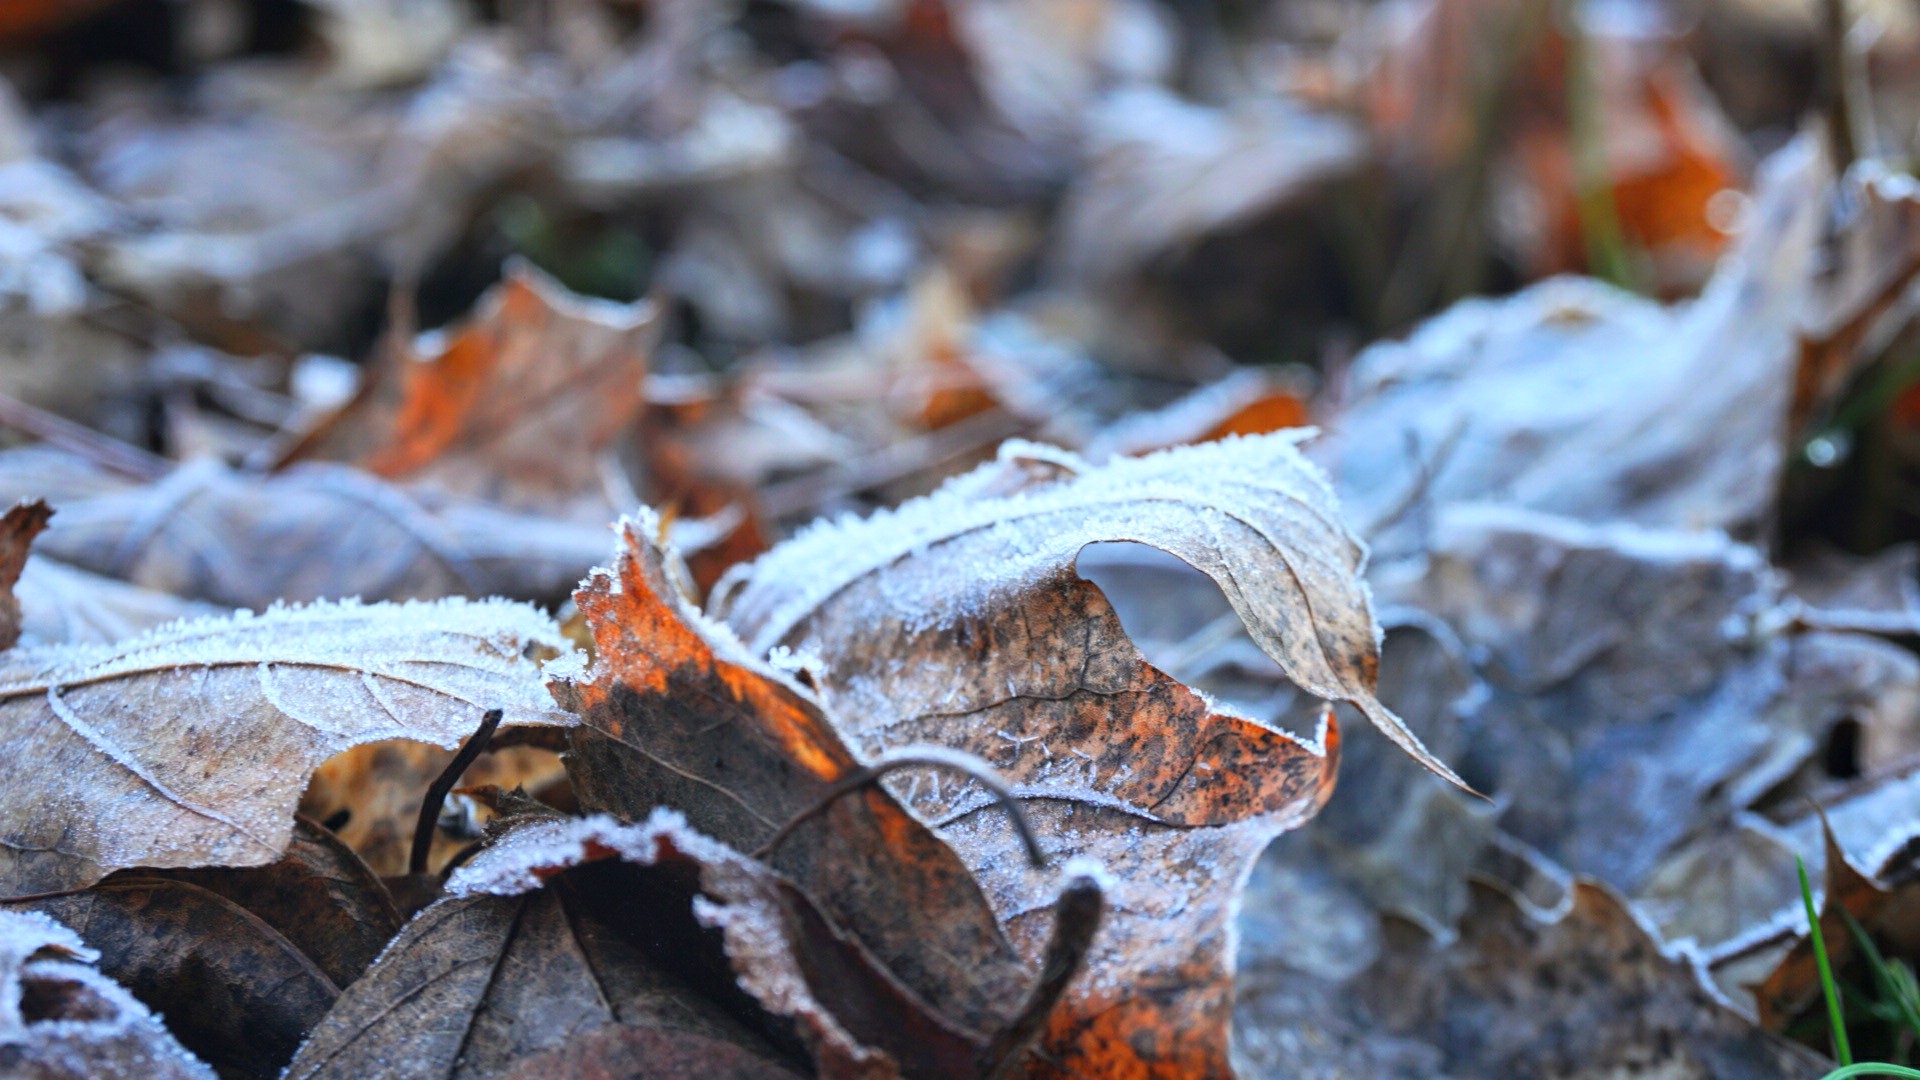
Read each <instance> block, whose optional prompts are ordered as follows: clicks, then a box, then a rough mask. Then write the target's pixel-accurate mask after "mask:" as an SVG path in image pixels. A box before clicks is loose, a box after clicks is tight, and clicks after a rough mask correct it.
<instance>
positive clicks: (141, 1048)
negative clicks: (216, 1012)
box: [0, 910, 215, 1080]
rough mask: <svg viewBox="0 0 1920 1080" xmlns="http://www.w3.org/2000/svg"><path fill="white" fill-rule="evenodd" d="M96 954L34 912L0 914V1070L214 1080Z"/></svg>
mask: <svg viewBox="0 0 1920 1080" xmlns="http://www.w3.org/2000/svg"><path fill="white" fill-rule="evenodd" d="M98 959H99V953H98V952H96V951H95V950H93V949H90V948H88V947H87V945H86V943H84V942H82V941H81V940H80V935H78V934H76V933H74V932H73V931H71V930H69V929H67V928H66V927H64V926H62V925H60V924H59V923H57V922H55V921H54V920H52V919H50V918H48V917H47V916H45V915H41V914H39V913H37V912H26V911H8V910H0V1068H3V1069H5V1070H6V1071H7V1072H8V1073H10V1074H12V1075H16V1076H31V1077H37V1078H43V1080H93V1078H95V1077H101V1076H141V1077H149V1078H151V1080H213V1077H214V1075H215V1074H214V1071H213V1070H212V1069H209V1068H207V1066H206V1065H205V1064H204V1063H202V1062H200V1061H198V1060H196V1059H195V1058H194V1057H193V1055H191V1054H189V1053H187V1052H186V1050H184V1049H182V1048H181V1046H180V1044H179V1043H178V1042H175V1041H174V1038H173V1036H172V1035H170V1034H168V1032H167V1029H166V1028H165V1027H164V1026H163V1025H162V1024H161V1023H160V1020H159V1019H158V1018H157V1017H155V1016H154V1015H153V1014H152V1013H150V1012H148V1011H147V1007H146V1006H145V1005H142V1004H141V1003H140V1001H139V999H138V998H135V997H134V996H133V995H132V994H129V993H127V992H126V990H124V989H122V988H121V987H120V985H119V984H118V983H115V982H114V981H113V980H112V979H109V978H107V977H106V976H104V975H102V974H100V972H99V971H97V970H95V969H94V967H93V966H92V965H93V963H94V961H96V960H98Z"/></svg>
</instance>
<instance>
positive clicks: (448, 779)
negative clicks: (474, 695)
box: [407, 709, 502, 874]
mask: <svg viewBox="0 0 1920 1080" xmlns="http://www.w3.org/2000/svg"><path fill="white" fill-rule="evenodd" d="M501 716H502V713H501V711H500V710H499V709H488V710H487V714H486V715H485V716H483V717H481V718H480V726H479V728H477V729H476V730H475V731H474V733H473V734H472V735H470V736H468V737H467V741H466V744H465V745H463V746H461V747H460V752H459V753H457V754H455V755H453V760H452V761H449V762H447V767H446V768H445V769H442V770H441V772H440V775H439V776H437V777H435V778H434V780H433V783H432V784H431V785H429V786H428V787H427V797H426V801H424V802H422V803H421V804H420V819H419V820H418V821H416V822H414V825H413V854H412V855H411V856H410V857H409V858H408V859H407V872H408V873H410V874H424V873H426V872H427V856H429V855H431V854H432V853H433V832H434V829H436V828H437V827H439V824H440V809H441V807H444V806H445V805H446V804H447V793H448V792H450V791H452V790H453V786H454V785H455V784H457V783H459V782H460V776H461V774H462V773H464V772H466V771H467V766H469V765H472V764H473V759H475V758H477V757H479V756H480V754H481V752H482V751H484V750H485V749H486V748H487V743H488V742H489V741H491V740H492V739H493V729H494V728H497V727H499V726H500V718H501Z"/></svg>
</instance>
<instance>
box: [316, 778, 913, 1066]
mask: <svg viewBox="0 0 1920 1080" xmlns="http://www.w3.org/2000/svg"><path fill="white" fill-rule="evenodd" d="M448 888H449V892H450V894H451V896H450V898H449V899H447V900H444V901H441V902H440V903H439V904H436V905H435V906H433V907H431V908H428V909H427V910H426V911H424V912H422V913H421V914H420V915H419V916H417V917H416V918H415V919H414V920H413V921H412V922H411V923H409V924H408V925H407V927H406V929H405V930H403V931H402V932H401V935H400V938H399V940H397V941H396V942H395V943H394V944H393V946H392V948H390V949H389V950H388V951H387V953H386V954H385V955H384V956H383V957H382V958H381V960H380V962H379V963H378V964H376V965H375V967H374V969H373V971H372V972H370V973H369V974H368V976H367V977H366V979H364V980H363V981H362V982H360V983H359V984H357V985H356V986H355V987H354V988H353V989H352V990H351V991H350V992H349V993H348V994H346V995H345V996H344V997H343V998H342V999H341V1001H340V1004H339V1006H338V1007H337V1008H336V1009H335V1011H334V1012H333V1014H332V1015H330V1016H329V1017H328V1018H327V1020H326V1021H325V1023H323V1024H322V1025H321V1027H320V1028H319V1029H318V1030H316V1031H315V1033H314V1036H313V1039H312V1041H311V1042H309V1043H308V1044H307V1046H306V1047H305V1048H304V1049H303V1050H302V1051H301V1054H300V1056H299V1058H298V1059H296V1060H295V1061H294V1063H293V1065H292V1067H291V1068H290V1069H289V1070H288V1073H287V1076H288V1077H289V1078H292V1080H305V1078H307V1077H334V1076H356V1075H365V1074H366V1073H367V1072H368V1071H369V1070H372V1071H374V1072H378V1071H379V1070H380V1068H381V1067H382V1065H383V1063H387V1062H394V1061H406V1062H408V1063H409V1067H410V1071H411V1072H413V1073H415V1074H418V1075H432V1076H455V1077H461V1076H493V1075H502V1074H506V1075H515V1076H534V1075H539V1074H538V1072H537V1070H538V1069H539V1068H541V1067H557V1066H559V1065H560V1064H562V1063H565V1064H566V1065H567V1067H570V1068H576V1069H581V1070H583V1071H584V1072H593V1070H594V1068H596V1067H597V1068H604V1069H609V1070H611V1069H614V1068H615V1066H616V1064H617V1063H619V1062H622V1061H626V1060H630V1059H631V1057H632V1055H635V1054H638V1053H641V1052H650V1053H653V1054H656V1055H658V1056H657V1057H655V1058H653V1059H652V1061H651V1063H650V1067H649V1068H648V1069H647V1070H646V1071H647V1072H648V1073H649V1074H654V1073H659V1074H663V1075H665V1074H672V1075H695V1074H699V1073H703V1072H710V1073H713V1074H715V1075H724V1076H736V1075H738V1076H786V1075H793V1074H797V1073H800V1072H802V1071H803V1069H804V1068H805V1064H804V1063H805V1062H806V1061H807V1060H808V1059H809V1058H811V1059H812V1061H813V1063H814V1065H815V1066H816V1067H817V1068H819V1070H820V1071H821V1072H822V1073H823V1074H825V1075H829V1076H874V1075H886V1074H888V1073H889V1072H891V1063H890V1062H888V1061H887V1059H886V1058H885V1057H884V1056H882V1055H880V1054H878V1053H877V1052H875V1051H873V1050H871V1049H869V1048H867V1047H865V1046H862V1045H861V1044H860V1043H859V1042H858V1041H856V1039H855V1037H854V1036H853V1035H851V1034H849V1032H848V1031H847V1030H846V1029H845V1028H844V1027H842V1025H841V1023H840V1021H839V1020H838V1019H837V1018H836V1017H835V1015H834V1014H833V1013H832V1012H830V1011H829V1010H828V1009H827V1008H826V1007H825V1006H824V1005H823V1004H822V1003H821V1002H820V1001H819V1000H818V998H817V997H816V996H815V992H814V990H813V989H812V988H811V987H810V986H809V980H811V979H817V978H821V977H822V976H823V975H825V976H827V977H830V978H831V977H837V978H839V979H846V980H849V981H854V982H859V981H862V980H863V979H870V978H871V977H872V973H871V972H865V973H863V972H861V971H859V970H858V969H859V966H860V954H859V953H858V952H857V950H856V949H854V948H853V947H852V946H851V945H850V943H848V942H846V941H845V940H843V939H839V938H836V937H835V936H833V935H832V934H831V933H830V932H826V931H823V930H822V929H821V928H820V927H821V925H822V924H821V923H820V921H819V920H820V917H819V915H818V913H812V912H810V911H809V908H810V905H808V904H807V903H806V901H805V900H804V898H803V897H801V896H800V895H799V894H798V893H797V892H795V891H794V890H793V889H792V888H791V887H790V886H785V885H784V884H783V883H782V882H781V881H780V880H779V879H778V878H777V877H775V876H774V875H773V874H771V873H770V872H769V871H768V870H766V868H765V867H763V866H761V865H759V864H757V863H755V862H752V861H751V860H748V859H745V858H743V857H741V856H739V855H737V854H735V853H733V852H732V851H730V850H728V849H727V848H725V847H723V846H721V845H719V844H716V843H714V842H713V841H712V840H710V839H707V838H706V837H704V836H701V835H699V834H697V833H695V832H693V831H692V830H691V829H689V828H688V827H687V826H686V824H685V822H684V820H683V819H681V818H680V817H679V816H678V815H677V814H674V813H671V812H668V811H659V812H657V813H655V814H654V815H653V816H651V817H650V818H649V819H648V820H647V822H646V823H645V824H643V825H637V826H623V825H619V824H616V823H614V822H613V821H611V820H610V819H607V818H604V817H601V818H591V819H587V820H546V821H536V822H523V823H519V824H518V825H516V826H515V827H513V828H511V829H509V831H508V832H507V833H506V835H505V836H504V837H503V838H501V839H500V840H498V841H497V842H495V843H494V844H493V845H491V846H490V847H489V848H488V849H487V850H485V851H483V852H481V854H480V855H479V856H477V857H476V858H475V859H474V860H473V861H472V862H471V863H469V864H468V865H467V866H465V867H463V868H461V869H460V870H459V871H457V872H456V873H455V875H454V877H453V878H452V880H451V881H450V882H449V883H448ZM822 965H824V970H823V969H822ZM831 988H832V989H836V990H842V991H844V990H845V989H846V988H845V987H844V986H834V987H831ZM423 989H424V992H423ZM756 1002H757V1003H758V1004H756ZM763 1010H764V1011H763ZM776 1018H779V1019H776ZM789 1023H790V1024H792V1025H793V1026H792V1027H789V1026H788V1024H789ZM796 1029H797V1030H796ZM596 1075H597V1073H596ZM621 1075H624V1074H623V1073H622V1074H621ZM923 1075H924V1074H923Z"/></svg>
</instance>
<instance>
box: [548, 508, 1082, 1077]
mask: <svg viewBox="0 0 1920 1080" xmlns="http://www.w3.org/2000/svg"><path fill="white" fill-rule="evenodd" d="M656 530H657V519H655V518H653V517H652V516H651V515H645V516H643V517H641V518H640V519H638V520H628V521H625V522H624V523H623V525H622V530H621V531H622V540H623V542H622V547H621V550H620V551H619V553H618V555H617V557H616V559H615V561H614V564H613V566H612V567H611V568H610V569H604V570H596V571H595V572H594V574H593V576H592V577H590V578H589V579H588V581H587V582H586V583H585V584H584V585H583V587H582V588H581V590H580V591H579V592H578V593H576V594H575V596H574V599H575V602H576V603H577V604H578V605H579V607H580V610H581V612H582V614H584V615H585V616H586V618H587V622H588V625H589V627H590V628H591V630H592V631H593V635H594V643H595V648H594V659H593V663H592V665H591V666H590V667H587V668H581V667H578V666H572V667H569V666H564V665H565V664H566V663H567V662H565V661H563V662H561V663H560V664H553V665H549V666H548V674H549V678H550V685H551V686H552V689H553V693H554V697H555V699H556V700H558V701H559V702H560V703H561V704H562V705H563V706H565V707H566V708H568V709H570V710H572V711H574V712H575V713H577V714H578V715H579V716H580V718H581V723H582V724H583V725H584V726H583V727H582V728H580V729H578V730H577V731H576V733H575V737H574V738H573V749H572V753H571V754H570V755H569V758H568V769H569V771H570V772H571V773H572V775H573V780H574V787H575V790H576V791H577V792H578V793H579V796H580V801H581V804H582V805H583V806H585V807H587V808H589V809H593V810H601V811H608V812H612V813H614V814H616V815H618V816H621V817H624V818H627V819H629V820H634V819H638V818H640V817H642V816H644V815H645V814H646V813H647V812H648V811H649V810H650V809H651V808H652V807H655V806H662V805H664V806H671V807H674V808H676V809H678V810H679V811H681V812H682V813H684V814H686V815H687V817H688V820H689V821H691V822H692V824H693V826H694V827H695V828H697V829H699V830H700V831H701V832H703V833H705V834H707V835H710V836H713V837H715V838H716V839H718V840H720V841H721V842H723V843H725V844H727V845H728V846H730V847H733V848H735V849H736V850H740V851H749V852H751V851H756V850H758V849H760V848H761V847H762V845H765V844H766V843H768V842H769V841H770V840H772V839H774V838H775V836H776V835H777V834H779V833H780V831H781V829H782V827H783V826H785V825H786V823H787V822H789V821H791V820H793V819H795V818H797V817H799V816H800V815H802V814H803V813H805V812H808V811H811V810H814V809H815V808H817V806H818V804H819V803H820V801H821V800H822V799H823V797H825V796H826V795H827V794H828V793H829V791H830V790H831V789H832V788H833V787H834V785H835V784H836V782H838V781H841V780H843V779H845V778H847V777H848V776H850V775H851V774H853V773H854V772H855V771H856V769H857V768H858V767H859V765H860V760H859V759H858V758H856V757H855V756H854V754H853V752H852V751H851V750H850V749H848V747H847V746H846V744H845V743H843V742H842V741H841V737H840V735H839V734H838V732H837V731H836V730H835V728H834V726H833V725H832V723H831V722H830V721H829V719H828V716H827V714H826V713H825V712H824V711H823V709H822V707H821V704H820V703H819V701H818V700H817V699H816V698H815V697H814V695H813V694H812V693H811V692H809V691H808V690H806V689H805V688H804V687H803V686H802V685H801V684H800V683H799V682H798V681H797V680H796V679H794V678H792V677H789V676H787V675H785V674H782V673H781V672H779V671H776V670H775V669H773V668H771V667H768V666H767V665H766V664H765V663H763V662H762V661H760V660H757V659H755V658H754V657H753V656H752V655H751V654H749V653H748V652H747V651H746V650H745V649H744V648H743V647H742V646H741V645H740V643H739V642H738V640H737V639H735V638H734V637H733V635H732V634H731V633H730V632H729V631H728V630H727V629H726V628H725V627H723V626H720V625H718V624H716V623H714V622H712V621H710V620H708V619H707V618H706V617H704V616H703V615H701V614H700V613H699V611H698V610H696V609H695V608H694V607H693V605H692V603H691V602H690V601H689V600H688V599H687V598H686V596H685V594H684V592H683V591H682V586H681V584H680V582H681V581H682V580H684V579H683V578H679V577H677V576H676V574H677V572H680V571H677V568H678V566H679V564H678V563H677V561H675V560H672V559H671V558H670V556H669V553H668V552H667V551H666V550H665V549H663V548H662V547H661V546H660V544H659V541H658V540H657V538H656V537H655V535H654V534H655V532H656ZM766 858H767V862H768V864H769V865H770V866H772V867H773V868H774V869H775V870H777V871H779V872H780V873H781V874H782V875H784V876H786V877H787V878H789V879H791V880H792V881H793V883H794V884H795V885H796V886H797V887H798V888H799V889H800V890H801V891H802V892H804V893H805V894H806V895H807V896H808V897H810V898H811V899H812V901H813V902H814V903H816V904H818V906H819V908H820V910H821V911H822V912H823V914H824V915H825V916H826V917H827V918H828V919H830V920H832V922H833V924H835V925H837V926H839V927H841V928H843V931H844V932H845V933H847V934H850V935H851V936H852V937H853V938H854V939H855V940H857V941H858V942H860V943H861V945H862V946H864V947H865V948H866V949H868V950H870V951H871V953H872V954H873V956H874V957H875V959H876V961H877V962H878V964H879V965H880V967H881V968H882V969H884V970H885V971H888V972H890V973H891V974H892V976H893V977H895V978H897V979H898V980H899V981H900V982H901V983H903V984H904V985H905V986H906V987H908V988H910V990H911V992H912V993H913V994H915V995H918V997H919V998H920V999H921V1000H924V1001H925V1002H926V1003H927V1005H928V1006H930V1007H931V1008H932V1010H934V1014H935V1015H936V1016H944V1017H946V1018H948V1019H947V1020H946V1021H945V1023H946V1024H947V1025H948V1027H949V1029H950V1033H949V1034H948V1035H947V1036H946V1039H947V1040H948V1041H949V1042H952V1043H955V1044H957V1045H959V1046H961V1047H963V1048H964V1047H969V1046H970V1047H971V1051H970V1052H971V1053H979V1054H984V1053H985V1052H986V1050H987V1049H988V1048H989V1047H990V1046H992V1045H993V1043H994V1039H995V1036H996V1035H997V1034H998V1033H1000V1032H1001V1031H1003V1030H1004V1029H1006V1028H1007V1027H1008V1026H1009V1025H1010V1024H1012V1023H1013V1022H1014V1020H1015V1019H1016V1018H1017V1013H1018V1011H1019V1009H1020V1004H1021V998H1022V995H1023V993H1024V991H1025V989H1026V987H1027V986H1028V985H1029V984H1030V983H1031V982H1032V979H1033V976H1032V974H1031V972H1030V971H1029V970H1028V968H1027V965H1026V964H1024V963H1022V962H1021V959H1020V957H1019V956H1018V955H1017V954H1016V953H1015V952H1014V951H1013V949H1012V947H1011V946H1010V945H1009V944H1008V942H1007V940H1006V938H1005V937H1004V936H1003V935H1002V933H1001V930H1000V927H999V925H998V924H997V923H996V922H995V920H994V914H993V911H992V909H990V908H989V907H988V906H987V903H986V901H985V900H984V899H983V898H982V896H981V894H980V890H979V887H978V886H976V885H975V884H974V883H973V881H972V879H971V877H970V875H969V874H968V871H967V868H966V867H965V866H963V865H962V863H961V861H960V860H959V858H957V857H956V856H955V855H954V853H953V851H952V850H950V849H949V848H948V847H947V845H946V844H945V843H944V842H942V841H941V840H940V839H938V838H937V837H935V836H934V835H933V833H932V832H931V831H930V830H928V829H927V828H926V827H925V826H923V825H922V824H921V823H920V822H919V821H917V820H916V819H915V818H914V817H913V815H911V814H910V813H908V812H907V811H906V810H905V809H904V808H903V807H901V806H900V805H899V804H898V803H897V802H895V801H894V798H893V796H891V795H889V794H888V793H887V792H886V791H885V790H884V789H882V788H881V787H880V786H878V785H867V786H865V787H863V788H862V789H861V790H858V791H855V792H850V793H847V794H846V795H844V796H843V797H840V798H837V799H834V800H833V801H832V803H831V804H830V805H829V806H828V807H827V808H826V809H825V810H824V811H822V812H820V813H818V814H816V815H814V816H813V817H811V818H809V819H808V820H806V821H805V822H803V823H802V824H800V825H798V826H797V827H796V828H794V829H793V831H792V832H791V833H790V834H788V835H785V836H784V837H782V838H781V840H780V842H779V844H778V845H777V846H776V847H774V848H773V849H772V850H771V851H770V852H768V853H767V855H766ZM1041 903H1042V905H1043V906H1047V907H1050V906H1051V904H1052V897H1051V896H1049V897H1048V898H1047V899H1046V900H1043V901H1041ZM954 1052H955V1053H958V1052H960V1051H954Z"/></svg>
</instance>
